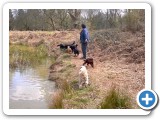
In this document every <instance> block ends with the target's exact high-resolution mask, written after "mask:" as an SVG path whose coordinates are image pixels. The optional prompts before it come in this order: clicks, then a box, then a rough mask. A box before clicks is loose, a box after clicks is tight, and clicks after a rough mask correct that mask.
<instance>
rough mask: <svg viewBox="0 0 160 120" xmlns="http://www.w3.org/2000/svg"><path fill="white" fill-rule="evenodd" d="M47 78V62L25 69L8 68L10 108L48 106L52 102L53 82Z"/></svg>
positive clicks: (41, 107)
mask: <svg viewBox="0 0 160 120" xmlns="http://www.w3.org/2000/svg"><path fill="white" fill-rule="evenodd" d="M48 64H49V63H48ZM47 78H48V66H47V64H43V65H40V66H38V67H36V68H26V69H25V70H21V69H16V70H10V83H9V102H10V109H47V108H49V105H51V104H52V102H53V100H52V98H53V97H52V96H53V92H54V91H55V83H54V82H53V81H49V80H47Z"/></svg>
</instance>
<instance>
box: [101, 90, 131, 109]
mask: <svg viewBox="0 0 160 120" xmlns="http://www.w3.org/2000/svg"><path fill="white" fill-rule="evenodd" d="M100 108H101V109H129V108H131V104H130V99H129V97H127V96H126V95H124V94H123V95H122V94H121V93H120V92H118V91H116V89H115V88H113V89H112V90H110V91H109V93H108V95H107V96H106V97H105V98H104V100H103V101H102V103H101V104H100Z"/></svg>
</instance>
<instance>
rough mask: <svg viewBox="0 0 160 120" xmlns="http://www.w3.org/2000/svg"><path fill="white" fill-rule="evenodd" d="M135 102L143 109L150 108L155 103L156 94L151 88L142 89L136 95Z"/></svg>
mask: <svg viewBox="0 0 160 120" xmlns="http://www.w3.org/2000/svg"><path fill="white" fill-rule="evenodd" d="M137 103H138V105H139V106H140V107H141V108H142V109H144V110H150V109H152V108H153V107H155V105H156V104H157V94H156V93H155V92H154V91H153V90H142V91H140V92H139V93H138V95H137Z"/></svg>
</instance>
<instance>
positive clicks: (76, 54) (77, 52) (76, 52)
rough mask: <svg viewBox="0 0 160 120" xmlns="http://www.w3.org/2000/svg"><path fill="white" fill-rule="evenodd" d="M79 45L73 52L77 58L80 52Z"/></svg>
mask: <svg viewBox="0 0 160 120" xmlns="http://www.w3.org/2000/svg"><path fill="white" fill-rule="evenodd" d="M77 46H78V45H77V44H76V45H75V48H73V52H74V55H75V56H78V55H79V50H78V49H77Z"/></svg>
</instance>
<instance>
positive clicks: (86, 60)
mask: <svg viewBox="0 0 160 120" xmlns="http://www.w3.org/2000/svg"><path fill="white" fill-rule="evenodd" d="M85 64H87V65H89V64H90V65H91V66H92V67H93V68H94V64H93V58H87V59H85V60H84V63H83V65H85Z"/></svg>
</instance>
